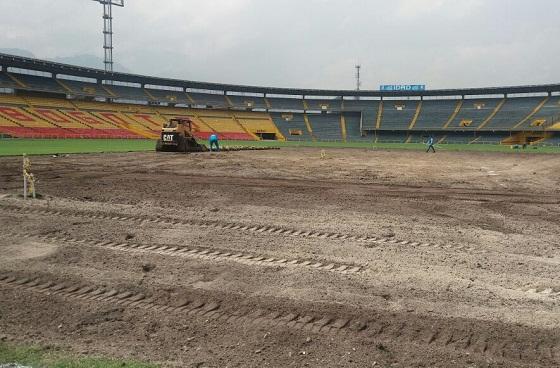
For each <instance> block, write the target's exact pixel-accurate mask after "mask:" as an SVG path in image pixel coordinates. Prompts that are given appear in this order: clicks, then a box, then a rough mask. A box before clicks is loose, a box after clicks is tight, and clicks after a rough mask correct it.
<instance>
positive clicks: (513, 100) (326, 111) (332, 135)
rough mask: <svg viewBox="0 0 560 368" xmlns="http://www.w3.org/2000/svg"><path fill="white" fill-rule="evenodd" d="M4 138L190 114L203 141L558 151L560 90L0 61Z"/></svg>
mask: <svg viewBox="0 0 560 368" xmlns="http://www.w3.org/2000/svg"><path fill="white" fill-rule="evenodd" d="M0 66H1V67H2V74H1V79H0V88H2V89H3V90H4V91H6V92H8V93H6V94H2V95H0V104H2V106H1V110H0V113H1V118H2V120H1V124H2V125H1V126H0V134H2V135H4V136H7V137H16V138H125V139H128V138H131V139H134V138H136V139H140V138H147V139H154V138H158V137H159V135H160V129H161V126H162V124H163V122H165V121H166V119H168V118H169V117H178V116H188V117H189V118H190V119H192V120H193V121H194V123H195V126H196V127H197V133H196V136H197V138H201V139H207V138H208V136H209V135H210V134H212V133H217V134H218V136H219V137H220V138H221V139H227V140H241V141H252V140H254V141H258V140H273V141H274V140H276V141H319V142H321V141H325V142H374V143H423V142H424V141H425V140H426V137H427V136H430V135H433V136H434V137H436V140H437V142H438V143H439V144H477V143H478V144H483V143H487V144H505V145H515V144H517V145H519V144H521V145H527V144H531V145H550V146H558V145H559V144H560V137H559V135H558V133H559V132H560V85H543V86H519V87H498V88H476V89H474V88H473V89H457V90H428V91H421V92H420V91H411V90H408V91H396V92H393V91H389V92H382V91H349V90H346V91H336V90H305V89H287V88H264V87H251V86H234V85H221V84H214V83H201V82H190V81H180V80H170V79H165V78H157V77H147V76H139V75H129V74H122V73H111V74H106V73H104V72H103V71H101V70H95V69H88V68H83V67H79V66H72V65H62V64H57V63H54V62H47V61H42V60H33V59H28V58H24V57H17V56H10V55H0Z"/></svg>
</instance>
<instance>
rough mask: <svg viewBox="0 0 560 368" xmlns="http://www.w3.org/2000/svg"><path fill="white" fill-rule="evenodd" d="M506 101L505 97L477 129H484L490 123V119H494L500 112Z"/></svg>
mask: <svg viewBox="0 0 560 368" xmlns="http://www.w3.org/2000/svg"><path fill="white" fill-rule="evenodd" d="M505 103H506V99H505V98H504V99H502V100H501V101H500V102H499V103H498V105H496V108H494V110H493V111H492V112H491V113H490V115H489V116H488V117H487V118H486V119H485V120H484V121H483V122H482V123H481V124H480V125H479V126H478V128H476V129H477V130H482V129H483V128H484V127H485V126H486V125H488V124H489V123H490V121H492V119H493V118H494V117H495V116H496V115H497V114H498V112H500V110H501V109H502V107H503V106H504V104H505Z"/></svg>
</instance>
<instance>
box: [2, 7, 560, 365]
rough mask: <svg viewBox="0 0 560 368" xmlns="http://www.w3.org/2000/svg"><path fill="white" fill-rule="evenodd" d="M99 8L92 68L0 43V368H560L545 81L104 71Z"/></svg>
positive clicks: (555, 207) (553, 148) (559, 133)
mask: <svg viewBox="0 0 560 368" xmlns="http://www.w3.org/2000/svg"><path fill="white" fill-rule="evenodd" d="M95 1H96V2H100V3H102V4H103V6H104V8H103V9H104V15H103V22H104V28H103V30H104V31H103V32H104V33H103V35H104V42H105V44H104V52H105V60H104V63H105V68H104V69H102V68H101V67H99V68H96V67H90V66H84V65H80V64H79V63H67V62H61V61H60V60H53V59H52V58H47V57H31V56H29V55H28V56H25V55H18V54H17V53H16V52H14V53H6V52H5V50H4V49H0V224H1V226H0V254H1V255H2V256H1V257H0V368H4V367H6V368H12V367H18V368H21V367H25V368H28V367H32V368H36V367H37V368H38V367H57V368H66V367H72V368H95V367H130V368H140V367H141V368H155V367H197V368H202V367H383V368H389V367H403V368H404V367H440V368H448V367H457V368H459V367H469V368H474V367H477V368H482V367H484V368H490V367H503V368H505V367H507V368H510V367H511V368H539V367H559V366H560V303H559V301H560V272H559V268H558V265H559V264H560V247H559V242H558V237H559V236H560V227H559V226H558V224H559V223H560V160H559V159H558V157H559V156H558V153H560V84H555V83H554V82H556V81H551V83H550V84H542V83H540V84H539V83H536V84H534V85H517V86H516V85H515V84H514V83H512V85H510V86H507V85H506V84H505V83H504V86H499V85H498V86H494V87H472V88H465V87H461V86H458V87H457V88H451V89H450V88H430V87H429V85H428V86H424V85H417V84H414V85H412V84H396V85H381V86H380V87H379V88H378V89H362V88H361V86H362V84H361V81H360V74H359V73H360V69H361V68H362V66H358V67H357V68H356V71H357V76H356V77H357V80H356V88H354V89H338V88H332V89H323V88H320V86H319V85H317V88H304V87H305V86H304V87H301V86H300V87H294V88H290V87H285V86H282V87H274V83H271V84H267V83H264V82H263V83H262V85H259V84H257V83H254V84H255V85H250V84H253V83H246V84H240V83H229V81H225V82H223V83H221V82H220V81H219V80H218V83H216V82H204V81H201V80H204V79H201V80H198V79H194V78H169V77H168V75H167V74H166V73H165V72H160V70H159V69H157V68H153V70H154V71H153V72H152V73H133V72H129V71H123V70H120V71H114V70H113V60H112V49H113V46H112V43H111V42H112V41H111V40H110V39H109V40H108V39H107V35H111V36H112V24H110V23H109V22H110V21H112V13H111V10H110V6H109V8H108V5H109V4H112V5H114V6H120V5H124V2H122V1H121V2H119V1H117V0H99V1H98V0H95ZM397 2H398V3H401V2H402V1H400V0H399V1H397ZM140 3H141V2H138V3H137V4H127V6H130V7H131V8H135V7H136V8H140V7H142V6H144V5H141V4H140ZM170 3H171V2H170ZM192 3H196V2H193V1H190V0H189V4H191V5H192ZM287 3H288V2H287ZM303 3H304V2H302V4H299V3H298V4H297V6H296V7H295V8H294V7H289V6H288V8H290V9H292V10H293V11H294V14H296V13H297V12H296V11H295V10H294V9H299V7H300V6H301V7H304V8H305V7H306V6H308V5H304V4H303ZM311 3H313V6H314V8H313V9H316V4H315V2H311ZM320 3H321V4H322V6H323V7H325V8H330V7H331V6H333V5H332V4H333V2H330V1H325V2H320ZM380 3H381V2H379V4H377V5H379V6H380ZM403 3H406V1H404V2H403ZM426 3H428V2H426ZM439 3H453V4H455V5H453V6H452V7H451V9H452V11H453V12H454V13H455V12H459V8H458V6H459V5H457V3H456V2H454V1H451V0H448V1H442V2H438V4H439ZM465 3H467V2H465ZM119 4H120V5H119ZM252 4H253V5H252V6H254V7H256V6H259V5H255V3H252ZM97 5H98V4H96V6H97ZM198 5H199V6H200V7H202V5H201V4H198ZM168 6H169V7H172V8H173V9H171V10H170V11H173V12H175V8H177V13H179V14H181V16H182V15H184V14H185V13H181V12H180V11H179V10H178V9H179V8H180V7H181V6H183V5H179V3H174V5H173V6H171V5H168ZM222 6H224V7H226V5H224V4H222ZM260 6H263V5H262V4H261V5H260ZM267 6H272V5H267ZM426 6H428V5H426ZM484 6H486V5H484ZM165 7H166V6H163V5H162V8H165ZM209 9H210V13H211V14H213V15H212V16H213V17H214V16H216V15H215V14H219V13H220V11H219V9H218V7H217V6H214V5H212V6H209ZM292 10H290V11H292ZM188 11H189V12H190V8H189V9H188ZM229 11H232V10H231V9H229ZM314 11H318V10H314ZM198 12H204V9H198ZM244 12H248V10H246V9H245V10H244ZM256 13H257V14H258V17H260V13H259V12H256ZM304 13H305V12H304ZM552 13H553V12H552V11H551V14H552ZM31 14H32V11H31V9H30V8H26V15H28V17H31ZM290 14H291V13H290ZM391 14H392V15H395V14H397V12H396V11H393V12H392V13H391ZM407 14H408V13H407ZM422 14H424V13H422ZM136 15H137V13H135V16H136ZM304 15H305V22H312V18H311V17H310V16H309V15H308V14H304ZM76 16H77V15H76ZM355 16H356V17H358V15H357V14H356V15H355ZM406 16H407V17H409V15H406ZM0 17H2V15H0ZM193 17H195V15H193ZM225 17H227V18H234V17H233V16H232V15H231V14H229V13H227V12H226V15H225ZM263 17H264V15H263ZM47 18H48V17H47ZM195 18H196V17H195ZM265 18H266V17H265ZM451 18H452V17H451ZM48 19H49V22H50V21H51V20H50V18H48ZM211 19H212V20H213V22H212V24H217V23H218V22H217V21H215V18H211ZM267 19H268V20H269V21H270V19H271V18H267ZM290 19H291V21H292V22H293V23H294V24H296V23H297V22H296V20H295V19H296V16H295V15H294V18H293V19H292V18H290ZM405 19H409V21H410V18H405ZM452 19H454V20H456V18H452ZM160 20H161V19H160ZM468 20H469V22H470V21H472V18H468ZM4 21H6V22H8V19H4ZM136 21H137V20H136V19H134V22H135V23H134V24H136ZM282 22H285V20H283V21H282ZM368 22H369V20H368ZM69 23H72V21H70V20H69ZM193 23H194V24H195V25H196V24H199V23H197V22H193ZM397 23H398V22H397ZM146 24H147V25H146V28H149V27H148V25H149V24H150V23H149V22H147V23H146ZM157 24H158V25H159V26H161V27H162V28H164V27H163V25H161V23H157ZM531 24H532V23H531ZM539 24H541V20H540V19H539ZM71 26H72V27H78V25H77V24H72V25H71ZM284 26H285V24H284V23H282V27H281V29H274V32H275V33H282V32H288V31H287V27H286V28H283V27H284ZM197 27H201V26H200V24H199V25H198V26H197ZM294 27H295V26H294ZM493 27H495V26H493ZM555 27H556V29H557V26H555ZM271 28H274V27H272V26H271ZM296 28H297V27H296ZM397 28H398V27H396V28H391V32H397ZM1 29H2V28H0V31H1ZM76 29H78V28H76ZM195 29H196V32H199V30H198V28H196V27H195ZM201 29H203V30H204V32H210V31H209V30H208V29H205V28H204V27H202V28H201ZM428 29H429V25H427V24H426V25H425V30H424V32H425V33H426V34H428V33H429V32H428ZM181 30H182V31H180V30H177V33H178V34H180V33H181V32H183V31H184V32H187V31H186V30H185V29H183V28H181ZM321 30H322V31H323V29H321ZM26 31H27V29H26ZM29 32H30V34H32V35H33V38H35V37H38V33H39V32H37V31H33V32H32V30H29ZM138 32H140V31H138ZM161 32H163V30H162V31H160V33H157V34H158V35H159V36H158V37H161V35H162V34H164V33H161ZM232 32H233V31H232ZM438 32H439V29H438ZM5 33H6V34H16V35H17V37H15V38H14V40H15V41H14V42H15V43H14V44H15V45H19V43H20V42H21V43H23V39H24V38H25V32H19V33H18V32H5ZM419 33H422V32H419ZM165 35H166V36H167V34H165ZM267 37H268V36H267ZM390 37H393V36H392V35H391V36H390ZM394 37H396V33H395V36H394ZM410 37H411V39H412V38H413V37H412V36H410ZM473 37H474V36H473ZM484 37H489V36H487V35H484ZM163 38H164V37H161V39H163ZM39 39H40V38H39ZM158 40H159V39H158ZM228 40H229V38H228ZM321 40H323V38H321ZM332 40H334V38H333V39H332ZM288 41H289V43H290V45H291V44H292V43H293V44H296V43H297V42H296V40H295V39H292V38H289V39H288ZM161 42H162V43H163V41H161ZM453 42H456V40H455V39H454V41H453ZM6 43H7V44H8V37H6ZM147 43H148V42H147V41H144V40H142V41H141V43H140V44H141V45H142V46H144V45H145V44H146V45H147ZM272 43H273V42H272V40H271V44H272ZM333 43H334V42H333ZM410 43H412V41H410ZM212 45H214V44H212ZM321 45H322V46H320V47H317V48H315V49H309V53H310V54H311V53H312V51H313V50H315V52H319V51H317V50H321V49H324V48H326V47H325V46H324V45H323V44H321ZM214 46H215V45H214ZM307 46H309V45H307ZM525 46H526V48H527V50H529V45H525ZM157 47H158V46H157V45H156V46H154V48H155V49H154V50H152V49H148V47H147V46H146V48H144V47H142V50H141V51H140V55H142V57H144V58H146V59H149V57H150V55H152V54H157V53H158V52H162V51H161V50H162V49H158V48H157ZM174 47H175V45H174ZM177 47H178V46H177ZM236 47H241V46H236ZM254 47H255V46H254V45H253V44H251V49H252V48H254ZM278 47H280V46H278ZM234 48H235V47H234ZM335 49H336V50H337V52H338V53H339V54H341V53H342V52H341V51H340V50H342V49H343V46H342V45H341V46H339V47H335ZM339 49H340V50H339ZM2 50H4V51H2ZM128 50H129V52H137V51H136V50H134V51H130V48H129V49H128ZM57 52H59V51H57ZM286 52H287V51H286ZM523 52H524V53H525V52H526V50H525V49H524V51H523ZM248 54H250V55H252V54H251V53H250V52H248ZM264 54H265V52H264V51H261V50H260V49H259V51H258V55H261V56H262V55H264ZM121 55H122V54H121ZM376 57H377V56H376ZM257 59H258V58H257ZM263 59H265V58H264V56H263ZM302 59H303V58H302ZM483 59H484V58H483ZM540 60H541V62H542V63H543V64H544V63H545V62H550V60H549V61H545V60H544V59H540ZM261 62H263V63H264V61H262V60H261ZM298 62H299V63H302V64H303V61H300V60H299V59H298ZM325 63H327V64H328V63H329V61H326V62H325ZM332 63H333V64H336V61H334V60H333V61H332ZM486 63H487V60H486V59H484V60H483V61H482V64H484V65H485V66H487V64H486ZM411 64H413V63H411ZM228 65H229V64H228ZM101 66H102V65H101ZM352 67H354V64H350V69H351V70H352ZM411 67H412V65H411ZM438 67H439V68H441V66H438ZM504 67H505V66H504ZM363 68H364V69H365V66H363ZM395 68H396V69H399V68H401V67H400V66H398V65H397V66H395ZM488 68H489V66H488ZM364 69H362V72H363V70H364ZM442 69H443V68H442ZM534 69H535V70H537V67H536V66H535V67H534ZM463 72H464V73H467V71H464V70H463ZM471 73H472V74H473V75H474V74H475V73H474V72H472V71H471ZM535 73H536V72H535ZM264 74H265V75H267V73H266V72H265V73H264ZM280 74H282V75H283V74H286V78H288V76H289V74H290V73H289V72H286V70H281V72H280ZM327 77H328V76H325V80H329V79H328V78H327ZM445 78H451V77H450V76H449V75H448V76H446V77H445ZM191 79H194V80H191ZM512 80H513V79H512ZM536 80H538V81H541V82H542V80H541V79H536ZM520 84H521V83H520ZM267 85H268V86H267ZM488 85H489V86H492V83H488ZM175 121H179V122H188V124H189V125H188V129H187V128H185V129H186V131H185V133H184V134H185V139H187V138H188V139H190V140H191V141H192V142H196V145H197V146H196V147H197V148H199V147H200V148H201V149H200V150H199V149H196V150H193V151H188V150H187V149H186V148H185V152H183V151H182V150H177V151H179V152H160V150H156V147H158V146H159V145H160V144H161V142H162V141H164V140H165V136H166V135H168V134H170V133H169V129H172V127H170V123H171V122H175ZM173 129H176V127H174V128H173ZM213 135H214V136H216V137H217V139H218V141H219V143H220V150H218V151H215V150H214V151H212V150H210V151H209V150H208V149H207V148H208V146H209V139H210V137H211V136H213ZM428 142H430V143H433V146H434V147H435V148H434V147H432V148H434V151H433V152H427V151H426V150H427V148H428V146H429V145H431V144H428Z"/></svg>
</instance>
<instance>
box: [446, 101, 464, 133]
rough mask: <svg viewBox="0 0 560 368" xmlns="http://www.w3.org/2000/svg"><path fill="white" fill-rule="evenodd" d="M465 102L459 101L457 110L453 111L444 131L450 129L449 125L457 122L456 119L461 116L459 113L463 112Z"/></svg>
mask: <svg viewBox="0 0 560 368" xmlns="http://www.w3.org/2000/svg"><path fill="white" fill-rule="evenodd" d="M464 102H465V100H459V101H458V102H457V106H455V110H453V113H452V114H451V116H450V117H449V119H448V120H447V122H446V123H445V124H444V125H443V129H447V128H449V125H450V124H451V123H452V122H453V121H454V120H455V118H457V115H459V112H460V111H461V108H462V107H463V103H464Z"/></svg>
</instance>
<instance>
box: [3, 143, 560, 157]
mask: <svg viewBox="0 0 560 368" xmlns="http://www.w3.org/2000/svg"><path fill="white" fill-rule="evenodd" d="M201 143H204V144H206V145H208V144H207V142H204V141H201ZM220 145H221V146H245V147H247V146H257V147H280V148H283V147H312V148H363V149H383V150H415V151H423V150H426V145H424V144H421V143H373V142H311V141H302V142H296V141H289V142H281V141H220ZM436 150H438V151H456V152H462V151H466V152H468V151H474V152H508V153H560V147H559V146H534V147H533V146H530V147H528V148H527V149H512V148H511V147H510V146H503V145H499V144H437V145H436ZM141 151H155V141H154V140H149V139H0V156H19V155H22V154H24V153H26V154H28V155H47V154H56V153H60V154H67V153H101V152H141Z"/></svg>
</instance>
